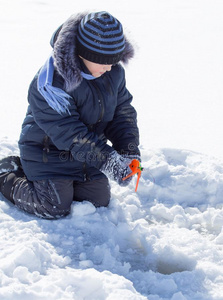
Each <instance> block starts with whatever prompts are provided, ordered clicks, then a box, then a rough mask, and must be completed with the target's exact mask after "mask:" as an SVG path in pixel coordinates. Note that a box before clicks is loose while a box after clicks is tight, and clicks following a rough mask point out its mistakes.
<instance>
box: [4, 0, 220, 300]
mask: <svg viewBox="0 0 223 300" xmlns="http://www.w3.org/2000/svg"><path fill="white" fill-rule="evenodd" d="M82 2H83V3H79V4H78V5H77V2H76V1H71V0H65V1H62V2H61V1H59V0H58V1H57V0H56V1H55V0H54V1H53V0H42V1H39V0H36V1H30V0H29V1H28V0H10V1H8V0H0V16H1V19H0V20H1V26H0V33H1V39H2V41H3V42H2V43H1V47H0V54H1V70H2V72H1V75H0V78H1V89H0V97H1V108H2V111H1V118H0V158H3V157H5V156H7V155H18V154H19V150H18V145H17V141H18V136H19V132H20V128H21V123H22V120H23V118H24V115H25V112H26V108H27V102H26V94H27V89H28V85H29V82H30V81H31V79H32V77H33V75H34V74H35V72H36V71H37V70H38V68H39V67H40V66H41V64H42V63H43V62H44V61H45V59H46V58H47V57H48V54H49V51H50V47H49V45H48V42H49V38H50V35H51V33H52V32H53V31H54V29H55V28H57V26H58V25H60V24H61V23H62V22H63V21H64V20H65V19H66V18H68V17H69V16H70V15H71V14H72V13H74V12H78V11H86V10H108V11H109V12H111V13H112V14H114V15H115V16H117V17H118V18H119V19H120V20H121V21H122V20H123V23H124V25H126V27H127V28H128V29H129V31H130V32H129V34H130V36H132V39H133V40H135V41H136V43H137V44H138V49H137V53H136V59H135V61H133V62H132V63H130V65H129V66H128V67H127V69H126V75H127V82H128V87H129V90H130V91H131V93H132V94H133V95H134V105H135V107H136V108H137V110H138V118H139V127H140V132H141V146H140V147H141V153H142V165H143V167H144V171H143V173H142V177H141V179H140V183H139V187H138V191H137V193H135V191H134V189H135V184H136V178H134V180H133V182H132V183H131V184H130V185H129V186H128V187H124V188H123V187H120V186H118V185H117V184H116V183H115V182H111V187H112V197H111V203H110V205H109V207H108V208H95V207H94V206H93V205H92V204H91V203H89V202H83V203H75V202H74V203H73V205H72V212H71V214H70V215H69V216H67V217H66V218H64V219H60V220H55V221H49V220H43V219H39V218H37V217H35V216H32V215H28V214H26V213H24V212H22V211H19V210H18V209H15V208H14V206H13V205H12V204H10V203H9V202H8V201H6V200H5V199H4V198H3V196H2V195H0V216H1V217H0V249H1V251H0V299H1V300H20V299H21V300H45V299H51V300H65V299H72V300H116V299H120V300H146V299H149V300H222V299H223V229H222V228H223V159H222V158H223V143H222V142H221V130H222V128H223V119H222V108H223V104H222V103H221V102H222V79H223V74H222V50H223V49H222V48H223V45H222V44H221V42H220V41H221V40H222V29H223V19H222V13H223V3H222V2H221V1H220V0H219V1H218V0H212V1H211V0H210V1H208V0H202V1H201V0H193V1H192V0H181V1H177V0H169V1H166V0H165V1H164V0H160V1H157V0H156V1H155V0H154V1H151V0H149V1H138V2H137V3H136V2H134V3H132V2H131V3H130V1H118V0H113V1H109V3H104V2H105V1H102V0H98V1H97V0H95V1H94V3H91V1H82ZM77 6H78V9H77ZM145 6H146V9H145V8H144V7H145ZM147 7H148V9H147Z"/></svg>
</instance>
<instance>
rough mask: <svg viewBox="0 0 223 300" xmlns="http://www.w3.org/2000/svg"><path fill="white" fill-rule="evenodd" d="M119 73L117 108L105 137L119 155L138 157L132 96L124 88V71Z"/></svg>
mask: <svg viewBox="0 0 223 300" xmlns="http://www.w3.org/2000/svg"><path fill="white" fill-rule="evenodd" d="M120 72H121V73H122V74H121V81H120V85H119V88H118V94H117V107H116V110H115V114H114V117H113V120H112V121H111V122H109V123H108V125H107V127H106V130H105V135H106V138H107V139H109V140H110V141H111V142H112V144H113V147H114V149H115V150H116V151H118V152H119V153H120V154H133V155H134V154H137V155H140V151H139V148H138V146H139V130H138V126H137V113H136V110H135V108H134V107H133V106H132V105H131V102H132V95H131V94H130V93H129V91H128V90H127V88H126V80H125V72H124V69H123V68H121V70H120Z"/></svg>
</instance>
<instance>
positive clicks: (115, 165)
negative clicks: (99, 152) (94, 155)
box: [100, 151, 132, 186]
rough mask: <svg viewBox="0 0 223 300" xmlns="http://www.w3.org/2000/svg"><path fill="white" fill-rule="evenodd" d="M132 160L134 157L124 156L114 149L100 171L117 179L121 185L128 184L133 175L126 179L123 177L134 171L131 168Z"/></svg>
mask: <svg viewBox="0 0 223 300" xmlns="http://www.w3.org/2000/svg"><path fill="white" fill-rule="evenodd" d="M131 161H132V158H128V157H127V156H122V155H120V154H118V153H117V152H116V151H113V152H112V153H110V154H109V156H108V159H107V161H106V162H105V163H104V164H103V165H102V167H101V169H100V171H102V172H103V173H105V174H106V175H108V176H109V177H110V178H111V179H113V180H115V181H116V182H117V183H118V184H119V185H121V186H127V185H128V184H129V183H130V181H131V180H132V177H129V178H128V179H126V180H123V178H124V177H126V176H128V175H129V174H130V173H131V172H132V171H131V169H130V168H129V164H130V163H131Z"/></svg>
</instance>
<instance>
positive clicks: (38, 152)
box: [19, 17, 139, 181]
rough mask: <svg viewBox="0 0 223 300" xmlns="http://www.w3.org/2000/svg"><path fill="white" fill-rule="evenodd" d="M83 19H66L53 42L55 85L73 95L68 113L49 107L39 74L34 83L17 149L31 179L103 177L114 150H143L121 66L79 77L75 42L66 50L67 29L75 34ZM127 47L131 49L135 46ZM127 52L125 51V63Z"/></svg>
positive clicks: (67, 41)
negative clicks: (102, 169)
mask: <svg viewBox="0 0 223 300" xmlns="http://www.w3.org/2000/svg"><path fill="white" fill-rule="evenodd" d="M79 21H80V17H78V18H77V17H72V18H71V21H69V22H68V23H64V24H63V26H62V29H61V28H60V29H59V30H60V31H59V32H57V34H56V37H55V40H54V60H55V69H56V71H55V73H54V80H53V85H54V86H56V87H59V88H61V89H64V90H66V92H67V93H69V95H70V96H71V97H72V98H71V99H70V100H69V101H70V106H69V110H70V114H68V113H65V114H63V115H61V114H59V113H58V112H57V111H55V110H53V109H52V108H51V107H50V106H49V105H48V103H47V101H46V100H45V99H44V98H43V97H42V96H41V94H40V93H39V92H38V89H37V78H38V73H37V75H36V76H35V77H34V79H33V81H32V82H31V84H30V88H29V92H28V102H29V106H28V110H27V114H26V117H25V120H24V122H23V125H22V131H21V136H20V140H19V148H20V156H21V161H22V165H23V168H24V172H25V174H26V176H27V178H28V179H29V180H31V181H33V180H41V179H48V178H67V179H73V180H74V181H84V180H86V179H89V180H93V179H99V178H101V177H103V176H105V175H104V174H103V173H101V172H100V170H99V169H100V167H101V166H102V164H103V163H104V162H105V161H106V157H107V155H108V154H109V153H111V152H112V151H113V150H114V149H115V150H117V151H118V152H119V153H120V154H139V149H138V145H139V133H138V127H137V121H136V111H135V109H134V108H133V106H132V105H131V101H132V96H131V94H130V93H129V91H128V90H127V89H126V85H125V72H124V69H123V67H122V66H121V65H120V64H117V65H115V66H113V67H112V69H111V71H110V72H106V73H105V74H103V75H102V76H101V77H99V78H96V79H94V80H86V79H84V78H82V77H81V76H80V71H81V70H83V69H84V66H83V65H82V64H81V62H80V59H79V57H75V60H74V59H73V57H71V55H72V54H71V53H73V51H71V50H70V48H71V47H73V48H75V42H73V43H72V44H70V45H69V48H68V47H67V45H68V44H69V40H68V38H67V36H68V35H66V38H65V39H64V34H63V33H64V30H66V32H67V31H68V33H69V30H70V32H72V35H73V34H74V32H75V28H76V25H77V23H78V22H79ZM126 43H127V42H126ZM64 45H65V46H64ZM67 49H68V50H67ZM126 49H127V50H128V51H129V49H131V45H129V44H128V45H126ZM73 50H75V49H73ZM61 53H63V59H64V61H63V62H61V61H60V59H61ZM128 55H129V53H128V52H126V53H125V54H124V57H123V61H124V62H126V61H127V60H128ZM69 57H70V59H69ZM65 62H68V63H67V64H66V63H65ZM68 64H69V65H68ZM70 68H71V69H72V70H73V74H72V76H71V75H70V73H69V72H70ZM84 71H85V72H86V70H85V69H84ZM68 87H69V88H68ZM107 140H109V141H110V142H111V146H110V145H108V144H107Z"/></svg>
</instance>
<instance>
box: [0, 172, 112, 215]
mask: <svg viewBox="0 0 223 300" xmlns="http://www.w3.org/2000/svg"><path fill="white" fill-rule="evenodd" d="M9 188H10V192H9ZM7 191H8V192H7ZM3 195H4V196H5V197H6V198H8V199H11V201H12V200H13V201H12V202H14V204H15V206H17V207H18V208H19V209H21V210H24V211H26V212H28V213H31V214H35V215H36V216H38V217H41V218H46V219H58V218H61V217H64V216H66V215H68V214H69V213H70V209H71V204H72V202H73V201H84V200H87V201H90V202H91V203H92V204H93V205H95V206H96V207H100V206H108V204H109V201H110V185H109V182H108V179H107V178H102V179H98V180H92V181H85V182H76V181H73V180H66V179H47V180H37V181H33V182H31V181H28V180H27V179H26V177H18V176H17V174H16V172H13V173H11V174H9V176H8V177H7V180H6V182H5V193H3Z"/></svg>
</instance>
